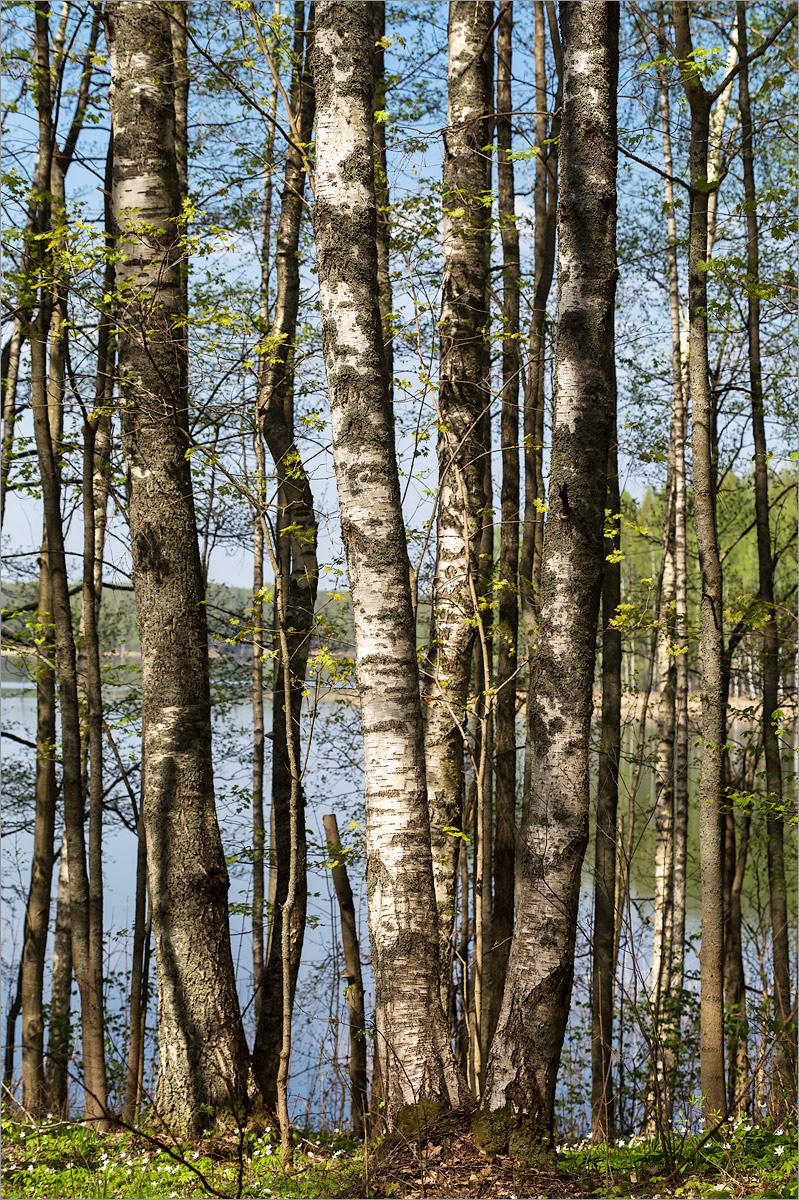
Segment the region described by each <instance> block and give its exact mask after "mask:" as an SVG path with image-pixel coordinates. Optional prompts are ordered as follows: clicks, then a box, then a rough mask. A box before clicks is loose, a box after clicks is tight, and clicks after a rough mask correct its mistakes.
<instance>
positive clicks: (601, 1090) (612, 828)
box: [591, 428, 622, 1142]
mask: <svg viewBox="0 0 799 1200" xmlns="http://www.w3.org/2000/svg"><path fill="white" fill-rule="evenodd" d="M616 437H617V435H616V431H615V428H614V430H613V434H612V443H611V448H610V456H609V460H608V505H609V508H610V513H611V520H612V521H613V522H614V524H613V529H614V535H613V536H612V537H609V538H606V539H605V551H606V560H605V574H604V578H603V581H602V735H601V740H600V744H599V778H598V781H597V801H596V843H595V845H596V849H595V853H594V953H593V979H592V991H591V1135H592V1137H593V1138H594V1141H603V1142H609V1141H611V1139H612V1138H613V1136H614V1131H615V1113H614V1086H613V985H614V977H615V974H616V963H615V958H614V954H613V947H614V941H615V934H616V925H617V923H618V921H619V920H620V919H621V914H620V913H617V912H616V855H617V849H616V837H617V830H616V814H617V810H618V804H619V755H620V752H621V660H622V645H621V631H620V630H619V629H617V628H615V627H614V626H613V625H612V624H611V621H612V620H613V618H614V617H615V615H616V610H617V609H618V607H619V605H620V604H621V561H620V559H619V557H618V549H619V537H618V525H617V524H616V523H615V522H616V514H618V513H619V510H620V504H621V501H620V497H619V452H618V445H617V440H616Z"/></svg>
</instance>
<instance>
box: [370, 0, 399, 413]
mask: <svg viewBox="0 0 799 1200" xmlns="http://www.w3.org/2000/svg"><path fill="white" fill-rule="evenodd" d="M371 9H372V16H373V18H374V35H375V59H374V70H375V93H374V110H375V112H385V109H386V66H385V48H384V46H383V39H384V38H385V36H386V5H385V0H372V4H371ZM374 156H375V199H376V201H377V282H378V285H379V288H380V322H381V324H382V326H383V354H384V356H385V360H386V378H387V379H388V391H389V397H390V398H391V399H392V402H393V397H394V330H393V327H392V315H391V314H392V307H393V306H392V289H391V262H390V258H389V251H390V248H391V209H390V196H389V188H388V161H387V158H386V122H385V120H382V121H377V120H376V121H375V123H374Z"/></svg>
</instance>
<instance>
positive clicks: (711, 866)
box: [674, 0, 727, 1126]
mask: <svg viewBox="0 0 799 1200" xmlns="http://www.w3.org/2000/svg"><path fill="white" fill-rule="evenodd" d="M674 31H675V37H676V40H677V50H678V53H679V56H680V60H681V63H682V68H681V74H682V82H683V86H684V88H685V93H686V96H687V99H688V104H689V107H690V111H691V148H690V165H691V220H690V250H689V257H688V274H689V280H688V305H689V327H690V350H689V367H688V370H689V377H690V387H691V399H692V404H693V496H694V524H695V528H696V540H697V547H698V550H699V565H700V570H701V574H702V606H701V609H702V616H701V633H700V642H699V655H700V660H701V664H702V766H701V773H700V780H699V840H700V848H699V862H700V874H701V887H702V945H701V951H700V974H701V997H700V1026H701V1030H700V1042H701V1086H702V1112H703V1115H704V1119H705V1123H706V1125H707V1126H710V1125H713V1124H715V1123H716V1122H717V1121H718V1120H719V1117H723V1116H724V1115H725V1113H726V1103H727V1101H726V1094H725V1088H724V1030H723V1025H724V1001H723V989H724V914H723V846H722V821H721V803H722V746H723V744H724V702H723V696H722V673H723V672H722V633H723V608H722V604H723V600H722V573H721V560H720V558H719V547H718V534H717V530H716V494H715V493H716V483H715V475H716V468H715V462H714V453H713V426H714V414H713V397H712V395H711V392H710V386H709V380H708V332H707V271H706V268H705V260H706V257H707V234H708V224H707V205H708V188H709V186H711V184H712V183H713V182H714V181H709V180H708V178H707V153H708V137H709V125H710V108H711V96H710V95H709V93H708V92H706V91H705V89H704V87H703V85H702V83H701V80H700V76H699V72H698V69H697V66H696V64H695V62H694V59H693V57H692V56H693V42H692V40H691V29H690V18H689V6H688V4H687V2H686V0H675V2H674Z"/></svg>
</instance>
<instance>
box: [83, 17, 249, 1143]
mask: <svg viewBox="0 0 799 1200" xmlns="http://www.w3.org/2000/svg"><path fill="white" fill-rule="evenodd" d="M107 19H108V44H109V51H110V56H111V73H112V84H111V92H110V102H111V113H112V122H113V134H114V179H113V191H112V204H113V212H114V221H115V225H116V235H117V245H118V247H119V249H120V251H121V255H120V257H119V259H118V260H117V268H116V288H117V295H118V318H119V333H118V345H119V353H118V363H119V377H120V409H121V420H122V434H123V448H124V452H125V459H126V463H127V468H128V478H129V496H130V526H131V542H132V558H133V579H134V588H135V597H136V612H137V622H138V627H139V636H140V640H141V647H142V705H143V752H144V786H143V800H142V808H143V817H144V825H145V829H146V834H147V850H148V871H149V887H150V897H151V903H152V920H153V929H154V933H155V943H156V966H157V974H158V990H159V1047H160V1060H159V1080H158V1085H157V1090H156V1111H157V1114H158V1116H159V1117H161V1118H162V1119H163V1120H164V1121H165V1122H167V1123H168V1124H170V1125H172V1126H173V1127H175V1128H176V1129H178V1130H180V1131H182V1132H185V1133H188V1132H193V1131H195V1130H197V1129H200V1128H203V1127H204V1126H206V1125H208V1124H209V1123H212V1121H213V1119H214V1117H216V1116H219V1115H220V1114H232V1116H233V1118H234V1119H235V1120H236V1121H240V1120H242V1119H243V1117H244V1114H245V1112H246V1107H247V1060H248V1051H247V1044H246V1041H245V1038H244V1031H243V1028H242V1024H241V1017H240V1013H239V1005H238V998H237V995H236V988H235V979H234V974H233V959H232V955H231V949H230V935H229V930H228V917H227V891H228V873H227V867H226V865H225V860H224V854H223V850H222V842H221V838H220V836H219V827H218V825H217V820H216V811H215V807H214V786H213V770H212V763H211V712H210V695H209V682H208V644H207V642H208V635H207V629H206V622H205V609H204V607H203V604H202V602H203V599H204V596H203V586H202V576H201V566H200V558H199V550H198V545H197V529H196V521H195V511H194V501H193V495H192V484H191V470H190V465H189V462H188V460H187V457H186V451H187V449H188V446H189V439H188V394H187V383H186V374H187V355H186V341H185V328H184V322H185V308H184V304H183V299H182V283H181V268H180V260H181V257H182V254H183V250H182V247H181V237H180V228H179V215H180V188H179V183H178V170H177V162H176V152H175V104H174V87H173V76H172V53H173V52H172V42H171V37H170V18H169V14H168V13H167V12H166V11H164V10H162V9H161V8H160V6H158V5H154V4H147V3H141V2H139V0H135V2H132V3H113V4H109V5H108V7H107ZM71 867H72V861H71V857H70V868H71Z"/></svg>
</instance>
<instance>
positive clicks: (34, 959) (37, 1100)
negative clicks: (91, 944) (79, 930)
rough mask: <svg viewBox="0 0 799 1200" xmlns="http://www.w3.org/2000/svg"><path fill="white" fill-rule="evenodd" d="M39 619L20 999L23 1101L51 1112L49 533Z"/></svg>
mask: <svg viewBox="0 0 799 1200" xmlns="http://www.w3.org/2000/svg"><path fill="white" fill-rule="evenodd" d="M38 621H39V622H40V626H41V632H40V637H41V638H42V643H41V645H40V647H39V660H38V663H37V668H36V782H35V785H34V786H35V795H36V816H35V824H34V833H33V863H32V866H31V884H30V891H29V893H28V905H27V911H26V914H25V939H24V943H23V948H22V962H21V967H20V995H21V1000H22V1103H23V1104H24V1106H25V1108H26V1109H27V1110H28V1112H30V1113H31V1114H33V1115H34V1116H38V1115H40V1114H41V1112H42V1111H47V1096H46V1092H45V1087H44V1005H43V989H44V965H45V957H46V951H47V929H48V924H49V920H50V890H51V886H52V877H53V838H54V836H55V815H56V799H57V794H58V789H57V785H56V769H55V754H56V694H55V672H54V670H53V661H54V658H55V643H54V639H53V587H52V580H51V578H50V567H49V561H48V553H47V536H46V533H45V534H44V535H43V538H42V549H41V555H40V558H39V601H38Z"/></svg>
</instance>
